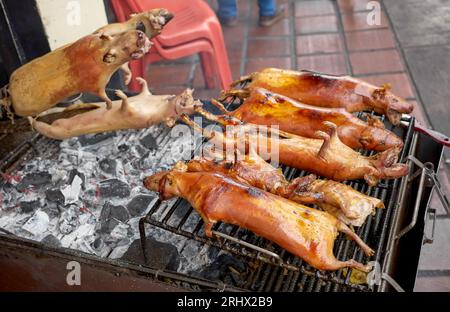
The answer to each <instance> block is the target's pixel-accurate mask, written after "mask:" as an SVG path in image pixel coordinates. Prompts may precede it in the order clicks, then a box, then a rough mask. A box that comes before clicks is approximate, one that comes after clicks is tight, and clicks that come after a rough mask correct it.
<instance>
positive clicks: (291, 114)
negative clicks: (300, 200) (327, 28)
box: [214, 88, 403, 151]
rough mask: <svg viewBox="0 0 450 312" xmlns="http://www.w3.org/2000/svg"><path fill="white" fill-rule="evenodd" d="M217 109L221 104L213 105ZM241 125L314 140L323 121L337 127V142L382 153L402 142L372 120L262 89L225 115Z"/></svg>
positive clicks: (323, 128)
mask: <svg viewBox="0 0 450 312" xmlns="http://www.w3.org/2000/svg"><path fill="white" fill-rule="evenodd" d="M214 103H215V104H216V105H217V106H220V105H221V104H220V103H218V102H216V101H214ZM221 109H222V111H224V113H225V114H227V115H229V116H233V117H236V118H237V119H240V120H242V121H244V122H248V123H253V124H259V125H268V126H271V125H276V126H279V128H280V129H281V130H283V131H286V132H290V133H293V134H297V135H300V136H304V137H307V138H313V137H315V134H316V132H317V131H324V130H326V128H325V127H324V125H323V122H324V121H330V122H332V123H334V124H335V125H337V126H338V135H339V139H340V140H341V141H342V142H343V143H344V144H346V145H347V146H350V147H351V148H363V149H366V150H375V151H385V150H387V149H389V148H392V147H399V148H402V147H403V142H402V140H401V139H400V138H399V137H398V136H397V135H395V134H394V133H392V132H391V131H389V130H386V129H385V128H384V124H383V123H382V122H381V121H380V120H379V119H376V118H375V117H370V116H369V115H368V123H367V122H364V121H362V120H361V119H359V118H357V117H355V116H353V115H352V114H351V113H349V112H347V111H346V110H345V109H344V108H323V107H316V106H311V105H306V104H303V103H300V102H297V101H295V100H293V99H291V98H289V97H286V96H283V95H279V94H274V93H272V92H270V91H267V90H265V89H262V88H253V89H251V91H250V93H249V96H248V98H246V99H245V101H244V102H243V104H242V105H241V106H240V107H239V108H237V109H236V110H234V111H233V112H228V111H226V110H225V108H224V107H223V106H222V107H221Z"/></svg>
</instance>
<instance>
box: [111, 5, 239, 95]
mask: <svg viewBox="0 0 450 312" xmlns="http://www.w3.org/2000/svg"><path fill="white" fill-rule="evenodd" d="M111 5H112V7H113V10H114V12H115V14H116V16H117V19H118V20H119V21H120V22H122V21H125V20H127V19H128V17H129V16H130V14H132V13H138V12H143V11H147V10H150V9H152V8H158V7H160V8H166V9H168V10H169V11H171V12H172V13H174V15H175V18H174V19H173V20H172V21H171V22H170V23H169V24H168V25H167V26H166V27H165V28H164V31H163V32H162V33H161V34H160V35H159V36H158V37H157V38H155V39H153V43H154V44H155V46H154V49H153V52H151V53H150V54H148V55H146V56H145V57H144V58H143V59H141V60H139V61H135V62H131V63H130V67H131V71H132V72H133V76H134V77H139V76H140V77H143V76H144V74H145V70H146V68H147V66H148V64H150V63H153V62H156V61H158V60H161V59H169V60H173V59H178V58H182V57H185V56H189V55H192V54H195V53H199V54H200V60H201V64H202V70H203V76H204V79H205V82H206V86H207V87H208V88H214V87H215V80H214V77H215V76H216V71H217V74H218V76H219V78H220V81H221V86H222V88H224V89H227V88H228V87H229V85H230V83H231V82H232V76H231V70H230V66H229V63H228V54H227V51H226V47H225V42H224V39H223V34H222V27H221V26H220V23H219V21H218V20H217V17H216V15H215V13H214V12H213V11H212V10H211V8H210V7H209V5H208V4H207V3H206V2H204V1H203V0H189V1H186V0H165V1H163V0H111ZM129 88H130V90H133V91H134V90H139V85H138V84H137V82H136V80H135V79H133V81H132V83H131V84H130V86H129Z"/></svg>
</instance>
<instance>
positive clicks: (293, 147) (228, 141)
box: [183, 108, 408, 185]
mask: <svg viewBox="0 0 450 312" xmlns="http://www.w3.org/2000/svg"><path fill="white" fill-rule="evenodd" d="M197 111H199V112H201V113H204V115H205V116H206V117H207V118H210V119H213V120H215V121H218V122H221V123H223V124H237V125H236V126H234V127H227V134H232V132H234V133H235V134H234V135H227V136H224V135H223V134H222V133H219V132H217V131H213V130H203V129H199V128H198V127H196V125H195V124H194V123H193V122H192V121H191V120H190V119H189V118H187V117H185V118H183V121H184V122H186V123H188V124H189V125H190V126H191V127H194V128H196V130H198V131H202V133H203V135H205V136H206V137H207V138H210V139H211V142H212V143H214V144H215V145H216V146H218V147H219V148H222V149H223V150H225V149H226V148H227V147H233V146H238V148H241V149H242V148H244V149H248V147H249V146H252V147H254V148H255V150H256V152H257V153H258V154H259V155H260V156H262V157H263V158H264V157H265V155H261V153H264V152H266V151H267V152H268V153H269V154H273V153H274V152H277V154H278V155H277V156H278V160H279V162H280V163H282V164H285V165H288V166H290V167H294V168H298V169H302V170H306V171H309V172H311V173H314V174H317V175H319V176H323V177H327V178H329V179H332V180H336V181H345V180H356V179H365V180H366V182H367V183H368V184H369V185H376V184H377V183H378V181H379V180H380V179H395V178H398V177H402V176H405V175H406V174H407V173H408V166H407V165H405V164H397V160H398V154H399V151H400V150H399V148H397V147H395V148H392V149H390V150H387V151H384V152H382V153H379V154H377V155H374V156H371V157H366V156H363V155H361V154H360V153H358V152H356V151H354V150H353V149H351V148H350V147H348V146H347V145H345V144H343V143H342V142H341V141H340V140H339V138H338V136H337V131H336V126H335V125H334V124H332V123H330V122H324V125H326V126H327V127H328V128H329V131H328V133H325V132H318V133H317V137H320V138H318V139H311V138H304V137H301V136H297V135H294V134H290V133H286V132H282V131H275V130H273V129H272V130H270V129H269V130H268V129H267V128H265V126H256V125H253V124H240V125H239V123H240V121H239V120H237V119H233V120H231V119H230V118H229V117H225V118H223V117H222V118H221V117H220V116H215V115H212V114H208V113H207V112H204V111H203V110H202V109H201V108H200V109H199V110H197ZM255 128H259V129H260V130H263V129H265V130H266V132H272V133H271V135H264V133H263V132H261V131H260V132H256V131H255ZM275 134H276V135H278V137H275V136H274V135H275ZM244 152H246V151H244Z"/></svg>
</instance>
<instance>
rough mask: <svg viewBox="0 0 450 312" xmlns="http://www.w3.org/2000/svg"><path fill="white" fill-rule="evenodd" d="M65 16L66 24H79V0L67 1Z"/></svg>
mask: <svg viewBox="0 0 450 312" xmlns="http://www.w3.org/2000/svg"><path fill="white" fill-rule="evenodd" d="M66 10H67V16H66V22H67V25H68V26H80V25H81V3H80V2H79V1H69V2H67V5H66Z"/></svg>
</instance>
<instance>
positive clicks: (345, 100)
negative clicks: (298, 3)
mask: <svg viewBox="0 0 450 312" xmlns="http://www.w3.org/2000/svg"><path fill="white" fill-rule="evenodd" d="M244 82H249V84H248V85H247V86H246V87H245V88H244V89H243V90H229V91H225V92H224V93H223V95H222V98H226V97H229V96H234V95H236V96H239V97H246V96H247V95H248V94H249V91H251V90H253V89H255V88H265V89H267V90H269V91H272V92H275V93H278V94H282V95H284V96H288V97H290V98H293V99H294V100H297V101H300V102H302V103H306V104H309V105H314V106H322V107H342V108H345V109H346V110H347V111H348V112H350V113H353V112H360V111H365V110H374V111H375V112H377V113H380V114H384V115H386V116H387V117H388V118H389V120H390V121H391V122H392V123H393V124H394V125H398V124H399V123H400V119H401V116H402V114H409V113H411V112H412V111H413V108H414V107H413V105H412V104H411V103H408V102H406V101H405V100H404V99H402V98H400V97H398V96H396V95H394V94H393V93H392V92H391V91H390V86H389V85H383V86H381V87H377V86H374V85H372V84H370V83H367V82H365V81H363V80H360V79H356V78H352V77H349V76H333V75H326V74H321V73H317V72H312V71H306V70H304V71H299V72H298V71H291V70H283V69H277V68H267V69H265V70H263V71H261V72H256V73H253V74H251V75H250V76H247V77H243V78H242V79H241V80H239V81H236V82H235V83H234V84H233V85H232V86H237V85H238V84H241V83H244Z"/></svg>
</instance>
